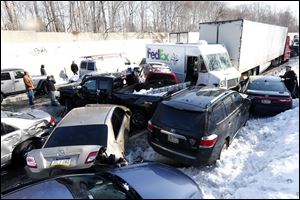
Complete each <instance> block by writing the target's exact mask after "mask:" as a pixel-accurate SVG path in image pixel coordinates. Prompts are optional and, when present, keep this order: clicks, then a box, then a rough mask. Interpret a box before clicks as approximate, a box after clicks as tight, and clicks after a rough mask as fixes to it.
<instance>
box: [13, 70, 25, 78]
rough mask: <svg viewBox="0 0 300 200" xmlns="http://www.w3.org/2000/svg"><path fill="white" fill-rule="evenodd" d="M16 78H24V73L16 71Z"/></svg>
mask: <svg viewBox="0 0 300 200" xmlns="http://www.w3.org/2000/svg"><path fill="white" fill-rule="evenodd" d="M14 76H15V79H20V78H23V76H24V74H23V73H22V72H21V71H14Z"/></svg>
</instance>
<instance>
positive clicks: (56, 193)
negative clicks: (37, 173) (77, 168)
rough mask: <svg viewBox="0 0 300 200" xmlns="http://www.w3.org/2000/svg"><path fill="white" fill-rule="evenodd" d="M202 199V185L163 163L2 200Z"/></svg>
mask: <svg viewBox="0 0 300 200" xmlns="http://www.w3.org/2000/svg"><path fill="white" fill-rule="evenodd" d="M201 197H202V195H201V191H200V189H199V187H198V185H197V184H196V183H195V182H194V181H193V180H192V179H191V178H190V177H188V176H187V175H185V174H184V173H182V172H181V171H179V170H177V169H175V168H171V167H169V166H167V165H163V164H159V163H141V164H134V165H130V166H127V167H122V168H117V169H113V170H107V171H105V172H99V173H90V174H76V175H63V176H58V177H56V178H51V179H48V180H43V181H39V182H36V183H32V184H30V185H27V186H24V187H22V188H20V189H17V190H14V191H12V192H9V193H6V194H5V195H4V196H1V199H2V198H3V199H21V198H22V199H49V198H50V199H58V198H59V199H73V198H74V199H77V198H83V199H128V198H129V199H149V198H150V199H161V198H168V199H177V198H179V199H187V198H201Z"/></svg>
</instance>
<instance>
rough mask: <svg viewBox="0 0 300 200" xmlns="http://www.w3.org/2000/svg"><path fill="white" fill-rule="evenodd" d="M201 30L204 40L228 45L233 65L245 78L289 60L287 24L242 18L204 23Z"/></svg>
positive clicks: (200, 27)
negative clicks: (287, 56)
mask: <svg viewBox="0 0 300 200" xmlns="http://www.w3.org/2000/svg"><path fill="white" fill-rule="evenodd" d="M199 29H200V32H199V35H200V39H201V40H205V41H207V42H208V43H209V44H224V45H225V47H226V49H227V51H228V53H229V56H230V59H231V62H232V64H233V66H234V67H235V68H236V69H237V70H239V71H240V72H241V73H242V74H243V75H245V77H247V76H249V75H256V74H260V73H261V72H263V71H265V70H266V69H267V68H268V67H269V66H270V65H271V64H273V65H278V64H281V63H282V62H283V61H285V59H284V56H285V53H286V52H285V45H286V37H287V32H288V28H287V27H282V26H275V25H270V24H264V23H258V22H253V21H248V20H243V19H239V20H229V21H218V22H205V23H200V25H199Z"/></svg>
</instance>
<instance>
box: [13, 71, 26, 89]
mask: <svg viewBox="0 0 300 200" xmlns="http://www.w3.org/2000/svg"><path fill="white" fill-rule="evenodd" d="M13 76H14V78H15V80H14V84H15V92H21V91H25V90H26V88H25V84H24V81H23V76H24V72H23V71H22V70H16V71H13Z"/></svg>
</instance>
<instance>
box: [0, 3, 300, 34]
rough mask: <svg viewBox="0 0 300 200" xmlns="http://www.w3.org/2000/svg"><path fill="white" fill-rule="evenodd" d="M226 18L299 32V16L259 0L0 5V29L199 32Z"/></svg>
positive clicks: (97, 31)
mask: <svg viewBox="0 0 300 200" xmlns="http://www.w3.org/2000/svg"><path fill="white" fill-rule="evenodd" d="M231 19H247V20H251V21H256V22H262V23H268V24H274V25H280V26H286V27H288V28H289V32H298V30H299V18H298V15H296V14H295V13H293V12H292V11H291V10H289V9H288V8H286V9H281V10H276V9H275V8H274V7H271V6H270V5H266V4H263V3H259V2H253V3H251V4H243V5H239V6H235V7H230V6H229V4H228V3H227V2H219V1H1V30H28V29H34V30H36V31H41V32H73V33H74V32H75V33H78V32H93V33H108V32H178V31H198V27H199V23H201V22H208V21H221V20H231Z"/></svg>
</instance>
